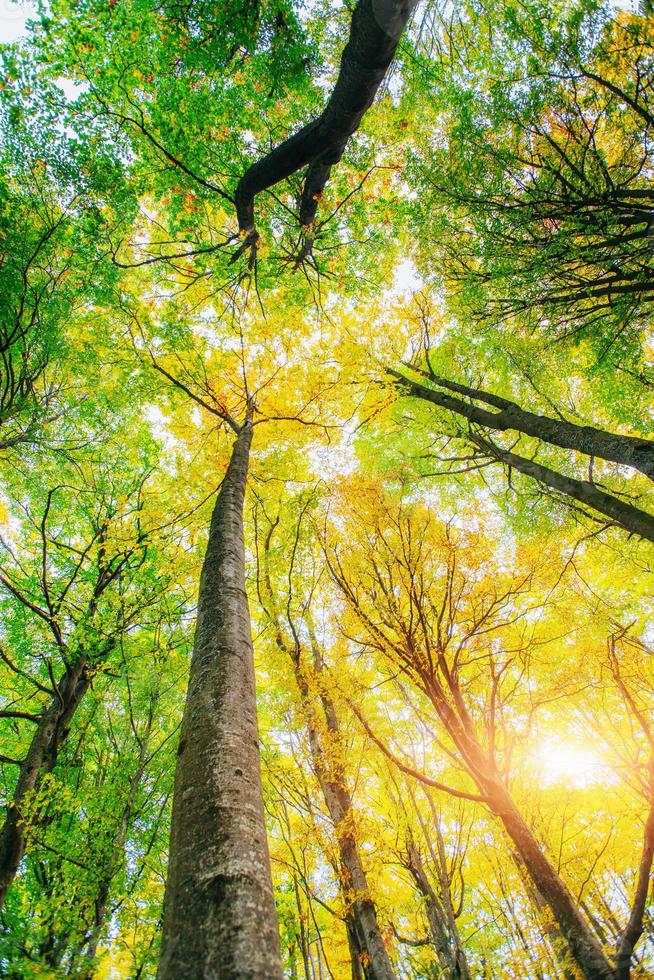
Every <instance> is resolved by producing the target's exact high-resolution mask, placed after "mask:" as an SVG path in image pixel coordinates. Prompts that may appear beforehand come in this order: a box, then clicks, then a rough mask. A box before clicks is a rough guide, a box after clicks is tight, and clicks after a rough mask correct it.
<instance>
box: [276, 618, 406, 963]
mask: <svg viewBox="0 0 654 980" xmlns="http://www.w3.org/2000/svg"><path fill="white" fill-rule="evenodd" d="M278 642H279V643H280V645H282V646H283V647H284V648H285V649H286V650H287V652H288V653H289V654H290V655H291V660H292V662H293V667H294V670H295V677H296V681H297V685H298V689H299V691H300V698H301V700H302V706H303V708H304V711H305V714H306V717H307V724H308V731H309V745H310V748H311V758H312V760H313V765H314V769H315V772H316V776H317V777H318V782H319V783H320V789H321V790H322V794H323V797H324V800H325V804H326V806H327V810H328V812H329V816H330V819H331V821H332V823H333V825H334V829H335V831H336V838H337V847H338V856H339V864H340V869H339V878H340V881H339V884H340V888H341V892H342V895H343V898H344V900H345V903H346V906H347V907H348V918H347V923H346V925H347V930H348V942H349V945H350V951H351V954H352V957H353V975H354V974H355V972H356V963H355V959H354V957H357V958H358V961H359V965H360V967H359V968H360V969H361V971H362V975H363V977H365V980H395V972H394V970H393V967H392V965H391V961H390V958H389V955H388V953H387V951H386V946H385V944H384V940H383V937H382V934H381V930H380V928H379V923H378V921H377V911H376V908H375V904H374V902H373V900H372V897H371V895H370V888H369V885H368V879H367V877H366V872H365V869H364V867H363V861H362V859H361V854H360V851H359V847H358V844H357V840H356V836H355V831H354V820H353V815H354V809H353V801H352V795H351V793H350V790H349V787H348V785H347V783H346V781H345V779H344V777H343V774H342V772H340V771H338V770H337V769H336V768H335V766H334V765H333V764H331V763H330V759H329V757H328V754H327V753H326V752H325V749H324V746H323V743H322V739H321V735H320V730H319V725H318V720H317V717H316V706H315V703H314V699H313V698H312V696H311V691H310V689H309V684H308V682H307V678H306V676H305V674H304V672H303V670H302V665H301V664H300V661H299V658H298V657H297V656H295V655H294V653H291V651H290V649H289V648H288V646H287V645H286V644H284V641H283V637H282V636H281V635H280V636H279V637H278ZM314 654H315V651H314ZM316 669H317V671H318V672H320V669H321V667H320V664H319V661H318V662H317V663H316ZM320 703H321V705H322V709H323V717H324V723H325V727H326V729H327V732H328V733H329V737H330V738H331V739H333V740H334V741H335V742H336V743H338V741H340V739H341V730H340V724H339V721H338V716H337V714H336V709H335V707H334V704H333V702H332V700H331V698H329V697H328V696H327V695H326V694H324V693H322V694H321V695H320Z"/></svg>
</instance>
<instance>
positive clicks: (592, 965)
mask: <svg viewBox="0 0 654 980" xmlns="http://www.w3.org/2000/svg"><path fill="white" fill-rule="evenodd" d="M434 706H435V708H436V710H437V712H438V713H439V715H440V716H441V718H442V719H444V718H449V719H450V720H451V719H452V715H451V709H449V711H447V710H446V711H443V707H445V706H443V705H441V704H439V703H435V704H434ZM449 731H450V735H451V736H452V738H453V740H454V742H455V744H456V745H457V747H458V749H459V751H460V752H461V754H462V756H463V758H464V759H465V760H466V763H467V766H468V768H469V771H470V774H471V775H472V776H473V777H474V779H475V781H476V782H477V785H478V786H479V788H480V790H481V791H482V793H483V794H484V796H485V798H486V800H487V802H488V805H489V807H490V809H491V811H492V812H493V813H494V814H495V815H496V816H497V817H498V818H499V820H500V821H501V822H502V825H503V826H504V829H505V831H506V833H507V834H508V836H509V838H510V839H511V841H512V842H513V844H514V846H515V848H516V850H517V852H518V854H519V855H520V857H521V859H522V861H523V863H524V866H525V869H526V870H527V872H528V874H529V876H530V878H531V880H532V881H533V883H534V886H535V887H536V888H537V890H538V891H539V892H540V894H541V895H542V896H543V898H544V899H545V901H546V902H547V904H548V905H549V907H550V909H551V910H552V914H553V916H554V918H555V919H556V922H557V924H558V926H559V928H560V930H561V932H562V934H563V936H564V937H565V940H566V942H567V944H568V947H569V949H570V953H571V955H572V957H573V959H574V961H575V963H576V965H577V966H578V968H579V970H580V971H581V974H582V976H583V977H584V980H615V971H614V969H613V967H612V966H611V963H610V962H609V960H608V959H607V957H606V956H605V954H604V951H603V949H602V947H601V945H600V943H599V942H598V940H597V937H596V936H595V934H594V932H593V931H592V929H591V928H590V926H589V925H588V923H587V922H586V920H585V918H584V916H583V915H582V914H581V911H580V909H579V907H578V905H577V903H576V902H575V900H574V898H573V897H572V895H571V894H570V891H569V890H568V888H567V886H566V884H565V882H564V881H563V880H562V878H561V877H560V876H559V874H558V873H557V871H556V870H555V869H554V867H553V866H552V864H551V863H550V861H549V860H548V858H547V856H546V854H545V853H544V852H543V850H542V848H541V846H540V844H539V843H538V841H537V839H536V837H535V836H534V834H533V832H532V830H531V828H530V827H529V826H528V824H527V823H526V821H525V820H524V818H523V816H522V814H521V813H520V811H519V810H518V808H517V807H516V805H515V803H514V801H513V798H512V797H511V794H510V793H509V791H508V789H507V788H506V786H505V785H504V783H503V781H502V779H501V777H500V776H499V775H498V773H497V771H496V770H495V766H494V764H493V762H492V760H491V759H490V758H489V757H488V756H487V754H486V753H485V752H484V750H483V749H482V747H481V745H480V744H479V743H478V742H477V741H476V739H475V738H474V737H473V735H472V733H471V732H470V731H466V730H465V729H464V728H463V727H462V726H461V725H460V724H457V723H456V722H455V723H454V725H453V726H452V725H451V724H450V726H449Z"/></svg>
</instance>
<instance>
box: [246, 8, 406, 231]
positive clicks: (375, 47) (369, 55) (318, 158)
mask: <svg viewBox="0 0 654 980" xmlns="http://www.w3.org/2000/svg"><path fill="white" fill-rule="evenodd" d="M415 3H416V0H359V2H358V3H357V5H356V7H355V8H354V13H353V15H352V24H351V28H350V37H349V40H348V43H347V45H346V47H345V50H344V51H343V55H342V58H341V64H340V70H339V74H338V78H337V80H336V85H335V86H334V90H333V92H332V94H331V96H330V98H329V101H328V102H327V105H326V106H325V108H324V110H323V112H322V113H321V115H320V116H318V118H317V119H314V120H312V121H311V122H310V123H308V124H307V125H306V126H304V127H303V128H302V129H301V130H299V132H297V133H295V134H294V135H293V136H291V137H289V139H287V140H285V141H284V142H283V143H281V144H280V145H279V146H277V147H275V149H274V150H272V151H271V152H270V153H268V154H267V155H266V156H265V157H263V158H262V159H261V160H258V161H257V162H256V163H254V164H253V165H252V166H251V167H250V168H249V169H248V170H246V172H245V173H244V174H243V176H242V177H241V179H240V181H239V183H238V186H237V188H236V194H235V203H236V215H237V218H238V225H239V229H240V230H241V232H242V233H245V234H246V235H248V236H251V237H252V238H253V240H256V232H255V218H254V199H255V197H256V195H257V194H259V193H260V192H261V191H263V190H265V189H266V188H267V187H272V186H273V185H274V184H277V183H278V182H279V181H280V180H284V178H286V177H290V176H291V174H294V173H295V172H296V171H298V170H300V169H302V167H306V166H308V167H309V170H308V173H307V175H306V178H305V181H304V187H303V191H302V199H301V202H300V224H302V225H310V224H311V223H312V222H313V220H314V218H315V216H316V210H317V207H318V198H319V196H320V194H321V193H322V191H323V190H324V187H325V185H326V183H327V181H328V179H329V173H330V170H331V168H332V167H333V166H334V164H336V163H338V161H339V160H340V159H341V157H342V156H343V153H344V152H345V147H346V146H347V143H348V140H349V139H350V137H351V136H352V135H353V133H355V132H356V131H357V129H358V128H359V126H360V125H361V120H362V119H363V116H364V114H365V112H366V111H367V109H369V108H370V106H371V105H372V103H373V100H374V98H375V95H376V93H377V89H378V88H379V86H380V84H381V82H382V80H383V78H384V76H385V75H386V72H387V71H388V68H389V65H390V63H391V61H392V60H393V57H394V55H395V51H396V48H397V45H398V42H399V40H400V37H401V35H402V32H403V30H404V28H405V26H406V24H407V21H408V20H409V17H410V16H411V13H412V11H413V9H414V7H415Z"/></svg>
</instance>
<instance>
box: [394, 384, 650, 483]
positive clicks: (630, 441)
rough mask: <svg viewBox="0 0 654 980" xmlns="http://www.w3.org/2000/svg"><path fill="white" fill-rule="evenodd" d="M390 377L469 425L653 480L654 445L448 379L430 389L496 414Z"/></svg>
mask: <svg viewBox="0 0 654 980" xmlns="http://www.w3.org/2000/svg"><path fill="white" fill-rule="evenodd" d="M389 373H390V374H392V375H393V376H394V377H395V378H396V379H397V382H398V385H399V386H400V388H401V389H402V390H405V391H406V392H407V393H408V394H409V395H412V396H414V397H416V398H422V399H424V400H426V401H429V402H431V403H432V404H434V405H438V406H439V407H441V408H445V409H447V410H448V411H449V412H455V413H456V414H457V415H462V416H463V417H464V418H466V419H468V421H469V422H475V423H478V424H479V425H483V426H484V427H485V428H487V429H493V430H494V431H496V432H506V431H507V430H512V431H514V432H523V433H524V434H525V435H528V436H533V437H534V438H535V439H541V440H542V441H543V442H547V443H549V444H550V445H551V446H559V447H560V448H561V449H573V450H575V451H576V452H578V453H583V454H584V455H585V456H597V457H598V458H599V459H606V460H609V461H610V462H613V463H620V464H621V465H623V466H629V467H632V468H633V469H637V470H640V472H641V473H644V474H645V476H648V477H649V478H650V479H651V480H654V442H652V441H651V440H649V439H641V438H638V437H636V436H623V435H618V434H616V433H614V432H607V431H606V430H605V429H597V428H595V427H594V426H591V425H576V424H575V423H573V422H567V421H566V420H565V419H554V418H550V417H549V416H548V415H537V414H535V413H534V412H527V411H525V410H524V409H523V408H521V407H520V406H519V405H517V404H516V403H515V402H512V401H509V400H508V399H506V398H500V397H499V396H498V395H494V394H492V393H491V392H488V391H482V390H481V389H479V388H469V387H468V386H467V385H462V384H457V383H456V382H454V381H448V380H447V379H446V378H438V377H433V378H432V377H429V380H430V382H431V383H432V385H438V387H440V388H445V389H446V390H447V391H453V392H456V393H457V394H460V395H464V396H465V397H467V398H470V399H471V400H472V401H473V402H474V401H477V402H483V403H485V404H487V405H491V406H492V407H493V408H496V409H498V411H497V412H489V411H488V410H487V409H484V408H480V407H479V406H478V405H474V404H470V402H466V401H463V400H462V399H460V398H454V397H452V395H448V394H445V392H442V391H438V389H437V388H436V387H428V386H427V385H425V384H421V383H420V382H418V381H414V380H412V379H410V378H406V377H405V376H404V375H403V374H401V373H400V372H399V371H394V370H391V371H390V372H389ZM421 373H423V372H421Z"/></svg>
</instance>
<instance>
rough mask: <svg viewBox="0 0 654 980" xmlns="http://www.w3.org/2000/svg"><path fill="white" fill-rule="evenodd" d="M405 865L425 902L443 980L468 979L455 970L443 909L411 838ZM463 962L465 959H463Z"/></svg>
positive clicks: (467, 973) (466, 974) (465, 974)
mask: <svg viewBox="0 0 654 980" xmlns="http://www.w3.org/2000/svg"><path fill="white" fill-rule="evenodd" d="M404 861H405V866H406V868H407V870H408V871H409V872H410V874H411V877H412V878H413V880H414V882H415V885H416V888H417V889H418V891H419V892H420V894H421V895H422V897H423V899H424V902H425V913H426V915H427V921H428V923H429V931H430V933H431V938H432V943H433V945H434V948H435V950H436V955H437V957H438V962H439V965H440V969H441V973H442V976H443V980H470V973H469V972H468V971H467V966H466V972H465V973H461V971H460V970H458V971H457V962H456V959H455V956H454V952H453V950H452V947H451V944H450V936H449V929H448V924H447V919H446V915H445V909H444V908H443V904H442V902H441V900H440V898H439V896H438V895H437V894H436V892H435V891H434V889H433V887H432V884H431V882H430V881H429V878H428V877H427V872H426V871H425V868H424V865H423V863H422V857H421V855H420V851H419V850H418V848H417V847H416V845H415V844H414V842H413V841H412V840H409V842H408V843H407V849H406V857H405V858H404ZM464 962H465V961H464Z"/></svg>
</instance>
